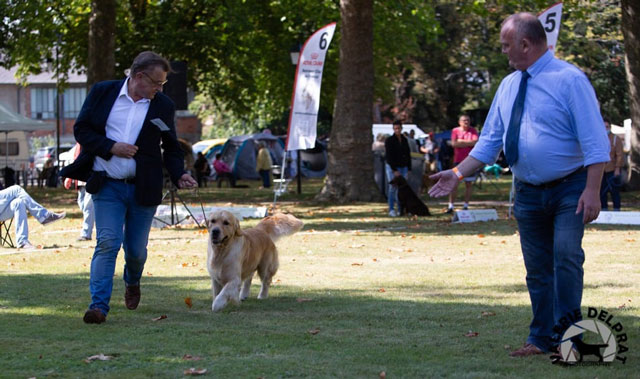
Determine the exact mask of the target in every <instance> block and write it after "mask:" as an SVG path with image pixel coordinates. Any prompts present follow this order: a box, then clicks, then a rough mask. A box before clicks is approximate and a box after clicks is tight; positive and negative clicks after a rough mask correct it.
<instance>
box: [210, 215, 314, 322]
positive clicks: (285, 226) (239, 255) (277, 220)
mask: <svg viewBox="0 0 640 379" xmlns="http://www.w3.org/2000/svg"><path fill="white" fill-rule="evenodd" d="M207 228H208V230H209V236H208V238H209V240H208V251H207V269H208V270H209V275H210V276H211V292H212V293H213V303H212V305H211V309H212V310H213V311H214V312H218V311H220V310H221V309H223V308H224V307H225V306H226V305H227V303H228V302H229V301H231V302H232V303H234V304H239V303H240V300H244V299H246V298H247V297H248V296H249V290H250V289H251V279H253V274H254V273H255V272H256V271H258V276H260V280H261V281H262V287H261V288H260V294H259V295H258V299H266V298H267V296H268V295H269V286H270V285H271V279H272V278H273V276H274V275H275V273H276V271H278V251H277V249H276V246H275V242H276V241H277V240H278V239H279V238H280V237H284V236H289V235H291V234H293V233H296V232H298V231H299V230H300V229H302V221H300V220H298V219H297V218H295V217H294V216H292V215H288V214H283V213H276V214H274V215H273V216H269V217H265V218H264V219H262V220H261V221H260V222H259V223H258V225H256V226H255V227H253V228H249V229H245V230H242V229H240V223H239V222H238V219H237V218H236V217H235V216H234V215H233V214H232V213H231V212H228V211H215V212H212V213H211V214H210V215H209V217H207ZM241 285H242V291H241V290H240V286H241Z"/></svg>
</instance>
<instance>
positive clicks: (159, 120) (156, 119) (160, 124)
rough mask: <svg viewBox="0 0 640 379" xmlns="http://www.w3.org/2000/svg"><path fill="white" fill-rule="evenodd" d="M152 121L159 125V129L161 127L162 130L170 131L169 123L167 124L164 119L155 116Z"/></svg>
mask: <svg viewBox="0 0 640 379" xmlns="http://www.w3.org/2000/svg"><path fill="white" fill-rule="evenodd" d="M151 123H152V124H154V125H155V126H157V127H158V129H160V131H161V132H168V131H169V127H168V126H167V124H165V123H164V121H162V120H161V119H159V118H154V119H153V120H151Z"/></svg>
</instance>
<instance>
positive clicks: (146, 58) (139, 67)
mask: <svg viewBox="0 0 640 379" xmlns="http://www.w3.org/2000/svg"><path fill="white" fill-rule="evenodd" d="M156 66H157V67H160V68H161V69H162V71H164V72H172V71H171V64H170V63H169V61H168V60H166V59H165V58H163V57H162V56H160V55H158V54H156V53H154V52H153V51H143V52H141V53H140V54H138V56H136V57H135V59H134V60H133V63H132V64H131V68H130V69H129V70H130V71H129V72H130V75H131V76H133V75H135V74H137V73H138V72H141V71H145V70H146V69H148V68H150V67H156Z"/></svg>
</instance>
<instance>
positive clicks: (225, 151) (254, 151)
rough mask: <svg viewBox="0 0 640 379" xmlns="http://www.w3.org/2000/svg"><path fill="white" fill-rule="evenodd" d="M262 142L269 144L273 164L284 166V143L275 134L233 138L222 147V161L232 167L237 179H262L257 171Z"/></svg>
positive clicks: (257, 134)
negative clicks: (259, 146)
mask: <svg viewBox="0 0 640 379" xmlns="http://www.w3.org/2000/svg"><path fill="white" fill-rule="evenodd" d="M260 142H265V143H266V144H267V148H268V149H269V153H270V154H271V161H272V162H273V164H274V165H280V164H282V156H283V155H284V148H283V146H282V142H280V140H279V139H278V138H277V137H276V136H274V135H273V134H270V133H256V134H248V135H244V136H235V137H231V138H229V139H228V140H227V142H226V143H225V144H224V146H223V147H222V152H221V154H222V157H221V159H222V160H223V161H224V162H226V163H227V164H229V166H231V169H232V170H233V174H234V175H235V177H236V179H260V176H259V175H258V172H257V171H256V157H257V156H258V149H259V148H258V144H259V143H260Z"/></svg>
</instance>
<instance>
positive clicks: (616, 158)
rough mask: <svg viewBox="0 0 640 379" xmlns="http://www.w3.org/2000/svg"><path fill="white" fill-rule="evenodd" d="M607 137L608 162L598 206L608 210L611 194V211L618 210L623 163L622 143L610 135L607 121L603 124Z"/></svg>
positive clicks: (609, 125) (605, 167)
mask: <svg viewBox="0 0 640 379" xmlns="http://www.w3.org/2000/svg"><path fill="white" fill-rule="evenodd" d="M604 126H605V128H606V129H607V136H608V137H609V147H610V149H611V151H610V153H609V159H610V160H609V162H608V163H607V164H606V165H605V166H604V174H603V176H602V184H601V185H600V187H601V188H600V205H601V206H602V210H603V211H606V210H608V209H609V207H608V206H607V194H609V193H610V194H611V200H612V201H613V210H614V211H619V210H620V187H621V186H622V179H621V178H620V170H621V169H622V165H623V163H624V152H623V151H622V141H621V140H620V138H618V136H616V135H615V134H613V133H611V124H610V123H609V121H605V122H604Z"/></svg>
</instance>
